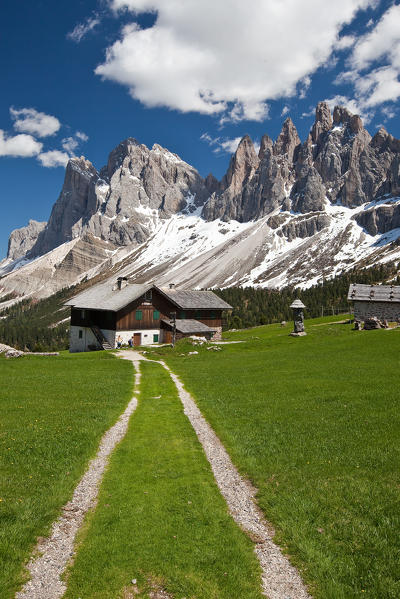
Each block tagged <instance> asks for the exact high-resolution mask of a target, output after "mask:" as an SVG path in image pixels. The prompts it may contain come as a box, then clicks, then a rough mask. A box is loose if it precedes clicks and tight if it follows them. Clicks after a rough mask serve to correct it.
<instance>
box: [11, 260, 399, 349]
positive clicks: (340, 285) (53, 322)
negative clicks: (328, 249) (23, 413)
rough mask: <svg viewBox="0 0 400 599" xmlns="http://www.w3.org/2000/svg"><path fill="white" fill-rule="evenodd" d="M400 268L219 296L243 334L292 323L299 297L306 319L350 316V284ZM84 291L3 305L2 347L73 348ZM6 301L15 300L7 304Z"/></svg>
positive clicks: (387, 277) (228, 320)
mask: <svg viewBox="0 0 400 599" xmlns="http://www.w3.org/2000/svg"><path fill="white" fill-rule="evenodd" d="M398 266H400V264H399V265H398V264H397V263H393V262H392V263H387V264H380V265H378V266H373V267H370V268H368V269H362V270H351V271H348V272H346V273H343V274H340V275H339V276H337V277H335V278H334V279H329V280H324V281H323V282H322V283H320V284H318V285H314V286H313V287H310V288H309V289H300V288H294V287H285V288H283V289H280V290H272V289H259V288H255V287H228V288H226V289H216V290H214V291H215V293H217V294H218V295H219V296H220V297H221V298H222V299H224V300H225V301H226V302H228V303H229V304H230V305H231V306H232V308H233V310H232V312H231V313H226V314H225V315H224V316H225V320H224V329H225V330H226V329H242V328H249V327H253V326H258V325H263V324H270V323H273V322H281V321H284V320H285V321H289V320H291V318H292V311H291V309H290V307H289V306H290V304H291V303H292V302H293V300H294V299H296V298H299V299H301V301H302V302H303V303H304V304H305V306H306V309H305V311H304V313H305V317H306V318H314V317H317V316H324V315H332V314H341V313H342V314H344V313H349V312H350V310H351V306H350V305H349V303H348V302H347V293H348V289H349V285H350V284H351V283H365V284H377V283H387V282H390V283H392V284H394V285H398V284H400V276H399V275H398V274H397V273H398ZM84 286H85V285H80V286H79V287H78V288H75V287H70V288H68V289H63V290H61V291H59V292H58V293H55V294H54V295H52V296H51V297H49V298H46V299H43V300H35V299H32V298H27V299H24V300H22V301H20V302H18V303H17V304H14V305H13V306H11V307H8V308H4V309H3V310H2V309H1V304H0V343H5V344H7V345H11V346H12V347H15V348H17V349H21V350H25V351H56V350H62V349H68V344H69V308H67V307H65V306H64V303H65V302H66V301H67V300H68V299H69V298H70V297H72V296H73V295H75V294H76V293H77V292H78V291H81V290H82V287H84ZM6 299H11V297H10V298H3V301H5V300H6Z"/></svg>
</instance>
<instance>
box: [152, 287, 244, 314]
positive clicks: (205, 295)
mask: <svg viewBox="0 0 400 599" xmlns="http://www.w3.org/2000/svg"><path fill="white" fill-rule="evenodd" d="M158 289H159V290H160V291H161V293H163V294H164V295H165V297H167V298H168V299H169V300H170V301H171V302H173V303H174V304H175V305H176V306H177V307H178V308H180V309H181V310H231V309H232V306H230V305H229V304H227V303H226V302H224V300H223V299H221V298H220V297H218V295H216V294H215V293H213V292H212V291H184V290H181V289H169V288H166V287H159V288H158Z"/></svg>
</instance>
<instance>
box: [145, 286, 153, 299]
mask: <svg viewBox="0 0 400 599" xmlns="http://www.w3.org/2000/svg"><path fill="white" fill-rule="evenodd" d="M152 299H153V292H152V290H151V289H149V290H148V291H146V293H145V294H144V301H145V302H151V300H152Z"/></svg>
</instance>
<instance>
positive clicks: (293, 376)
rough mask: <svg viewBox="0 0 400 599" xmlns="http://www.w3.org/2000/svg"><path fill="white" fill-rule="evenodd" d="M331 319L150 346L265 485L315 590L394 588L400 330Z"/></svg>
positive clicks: (345, 592) (286, 540) (262, 490)
mask: <svg viewBox="0 0 400 599" xmlns="http://www.w3.org/2000/svg"><path fill="white" fill-rule="evenodd" d="M332 320H335V319H334V318H332V317H331V318H324V319H315V320H314V321H313V320H310V321H306V330H307V336H306V337H301V338H293V337H289V336H288V333H289V331H290V330H292V325H291V324H289V325H288V326H287V327H286V328H281V326H280V325H270V326H265V327H257V328H255V329H252V330H248V331H238V332H236V333H229V334H228V335H227V336H228V337H229V338H230V339H231V340H242V341H243V342H242V343H239V344H235V345H226V346H221V349H220V350H219V351H216V352H214V351H209V350H208V349H207V347H206V346H198V347H196V350H197V351H198V354H196V355H188V354H187V352H188V348H187V347H186V345H187V343H188V342H187V341H185V342H179V343H178V344H177V347H176V349H175V350H171V348H160V349H159V350H154V351H157V352H158V354H160V355H161V354H163V355H164V359H165V360H167V362H168V364H169V366H170V367H171V368H172V370H173V371H174V372H176V373H177V374H178V375H179V376H180V377H181V380H182V381H183V382H184V384H185V387H186V388H187V389H188V390H189V391H190V392H191V393H192V395H193V396H194V397H195V399H196V402H197V404H198V406H199V408H200V409H201V411H202V413H203V414H204V416H205V417H206V418H207V420H208V422H209V423H210V424H211V426H212V427H213V428H214V430H215V431H216V433H217V434H218V436H219V438H220V439H221V440H222V442H223V444H224V446H225V447H226V449H227V450H228V452H229V454H230V456H231V457H232V459H233V461H234V463H235V464H236V466H237V467H238V468H239V469H240V471H241V473H242V474H243V475H245V476H248V477H250V479H251V480H252V482H253V483H254V485H255V486H256V487H257V488H258V489H259V492H258V495H257V498H258V502H259V505H260V507H261V508H262V509H263V511H264V513H265V515H266V517H267V519H268V520H270V521H271V522H272V524H273V525H274V526H275V527H276V530H277V538H276V540H277V541H278V543H279V544H280V545H281V547H283V548H284V549H287V551H288V552H289V553H290V555H291V556H292V559H293V561H294V563H295V564H297V565H298V566H299V567H300V568H301V570H302V572H303V577H304V578H305V579H306V581H307V582H308V583H309V584H311V589H312V593H313V596H314V597H315V599H317V598H318V599H358V598H360V597H367V598H368V599H378V598H379V599H398V598H399V597H400V569H399V563H400V535H399V531H400V470H399V463H400V410H399V402H400V395H399V383H398V380H399V372H400V330H399V329H396V330H376V331H354V330H352V326H351V325H350V324H333V323H332V324H329V322H330V321H332ZM336 320H337V317H336ZM315 325H317V326H315ZM190 349H191V350H193V346H192V347H191V348H190ZM184 352H186V354H185V353H184ZM234 596H235V595H234Z"/></svg>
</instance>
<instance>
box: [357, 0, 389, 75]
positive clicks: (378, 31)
mask: <svg viewBox="0 0 400 599" xmlns="http://www.w3.org/2000/svg"><path fill="white" fill-rule="evenodd" d="M381 58H386V59H387V60H388V62H389V63H390V64H393V65H395V66H397V67H398V68H400V5H397V6H396V5H394V6H391V7H390V8H389V9H388V10H387V11H386V12H385V14H384V15H383V16H382V18H381V19H380V21H379V22H378V23H377V25H376V27H374V29H373V30H372V31H371V32H369V33H367V34H366V35H364V36H362V37H361V38H360V39H359V40H358V42H357V44H356V45H355V47H354V50H353V53H352V56H351V58H350V64H351V66H352V68H353V70H357V71H361V70H363V69H365V68H367V67H368V66H370V65H371V64H372V63H373V62H375V61H377V60H379V59H381Z"/></svg>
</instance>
